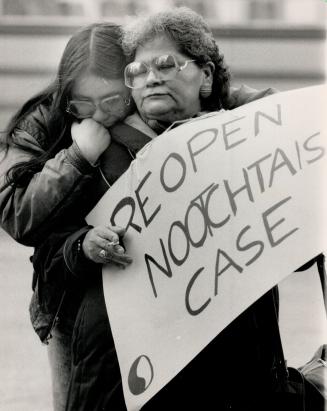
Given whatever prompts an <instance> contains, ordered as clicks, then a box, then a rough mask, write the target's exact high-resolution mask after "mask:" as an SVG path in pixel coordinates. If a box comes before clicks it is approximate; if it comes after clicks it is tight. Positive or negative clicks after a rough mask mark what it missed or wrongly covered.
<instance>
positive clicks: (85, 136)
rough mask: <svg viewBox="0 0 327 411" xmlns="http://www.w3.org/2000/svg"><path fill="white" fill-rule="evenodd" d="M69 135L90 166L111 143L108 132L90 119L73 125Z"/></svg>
mask: <svg viewBox="0 0 327 411" xmlns="http://www.w3.org/2000/svg"><path fill="white" fill-rule="evenodd" d="M71 134H72V139H73V140H74V141H75V142H76V144H77V145H78V147H79V149H80V150H81V152H82V154H83V156H84V157H85V158H86V160H87V161H88V162H89V163H91V164H94V163H96V161H97V160H98V158H99V157H100V155H101V154H102V153H103V152H104V151H105V150H106V148H107V147H109V144H110V142H111V137H110V134H109V131H108V130H107V129H106V128H105V127H104V126H103V125H102V124H100V123H97V122H96V121H94V120H93V119H92V118H86V119H84V120H83V121H81V122H80V123H77V122H75V123H73V124H72V127H71Z"/></svg>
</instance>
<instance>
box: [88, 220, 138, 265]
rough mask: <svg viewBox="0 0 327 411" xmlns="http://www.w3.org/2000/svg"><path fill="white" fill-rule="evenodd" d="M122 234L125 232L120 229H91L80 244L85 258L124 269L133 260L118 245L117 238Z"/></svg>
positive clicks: (101, 227)
mask: <svg viewBox="0 0 327 411" xmlns="http://www.w3.org/2000/svg"><path fill="white" fill-rule="evenodd" d="M124 234H125V230H124V229H123V228H120V227H112V226H110V227H106V226H97V227H94V228H92V229H91V230H90V231H89V232H88V233H87V234H86V236H85V238H84V241H83V243H82V249H83V251H84V254H85V256H86V257H87V258H88V259H89V260H92V261H94V262H95V263H102V264H105V263H108V262H113V263H116V264H117V265H119V266H122V267H124V268H125V267H126V266H127V265H128V264H130V263H131V262H132V261H133V260H132V258H131V257H130V256H129V255H127V254H126V253H125V249H124V247H122V246H121V245H120V244H119V238H120V237H123V235H124Z"/></svg>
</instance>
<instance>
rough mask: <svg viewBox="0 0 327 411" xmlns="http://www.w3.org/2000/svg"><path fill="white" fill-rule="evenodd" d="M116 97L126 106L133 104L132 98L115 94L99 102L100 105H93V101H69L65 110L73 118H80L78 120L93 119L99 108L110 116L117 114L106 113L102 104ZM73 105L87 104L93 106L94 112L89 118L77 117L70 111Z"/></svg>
mask: <svg viewBox="0 0 327 411" xmlns="http://www.w3.org/2000/svg"><path fill="white" fill-rule="evenodd" d="M114 97H120V98H121V99H122V100H123V102H124V104H125V106H129V105H130V104H131V98H130V97H123V96H121V95H120V94H115V95H114V96H109V97H104V98H103V99H102V100H100V101H99V103H93V101H89V100H67V104H66V110H65V111H66V113H68V114H71V115H72V116H74V117H76V118H78V119H86V118H91V117H92V116H93V115H94V113H95V112H96V110H97V108H98V107H100V109H101V110H102V111H103V112H104V113H107V114H109V113H115V112H114V111H106V110H103V109H102V108H101V104H102V103H103V101H105V100H110V99H112V98H114ZM71 103H87V104H89V105H91V106H93V108H94V111H93V112H92V114H90V115H88V116H77V115H76V114H75V113H73V112H72V111H71V110H70V108H69V106H70V104H71Z"/></svg>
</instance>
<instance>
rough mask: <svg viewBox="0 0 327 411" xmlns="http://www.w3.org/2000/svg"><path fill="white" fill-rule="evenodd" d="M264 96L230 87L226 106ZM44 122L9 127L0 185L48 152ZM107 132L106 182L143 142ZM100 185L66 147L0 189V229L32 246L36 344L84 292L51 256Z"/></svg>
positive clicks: (116, 130)
mask: <svg viewBox="0 0 327 411" xmlns="http://www.w3.org/2000/svg"><path fill="white" fill-rule="evenodd" d="M271 93H273V90H272V89H266V90H263V91H256V90H253V89H250V88H247V87H244V86H242V87H241V88H239V89H233V91H232V93H231V96H230V108H234V107H237V106H239V105H242V104H245V103H248V102H250V101H253V100H256V99H258V98H261V97H264V96H266V95H269V94H271ZM48 117H49V109H48V107H47V106H46V105H40V106H39V107H37V108H36V110H35V111H34V112H32V113H31V114H29V115H28V116H27V117H26V118H24V119H23V120H22V121H21V122H20V124H19V126H18V127H16V129H15V131H14V134H13V142H15V141H17V142H19V145H20V147H19V148H17V147H15V146H14V145H12V146H10V147H9V151H8V154H7V156H6V157H5V159H4V160H3V161H1V162H0V187H1V186H3V184H4V180H3V178H4V173H5V172H6V171H7V170H8V169H9V168H10V167H11V166H12V165H13V164H16V163H18V162H20V161H26V160H28V159H32V158H34V157H37V156H39V155H40V154H42V153H44V152H45V151H47V150H48V149H49V144H50V143H49V141H48V138H47V131H46V130H47V123H48ZM110 132H111V135H112V143H111V145H110V147H109V149H108V150H107V151H106V152H105V153H104V155H103V156H102V157H101V164H102V166H101V168H102V169H103V170H102V171H104V173H105V175H106V178H107V181H108V182H109V183H110V184H113V183H114V182H115V181H116V179H117V178H118V177H120V175H121V174H122V173H123V172H124V171H125V170H126V169H127V168H128V166H129V164H130V162H131V160H132V158H131V154H132V156H133V153H135V152H136V151H138V150H139V149H140V148H141V147H142V146H143V145H144V144H146V143H147V142H148V141H149V138H148V137H147V136H145V135H144V134H143V133H140V132H138V131H137V130H135V129H134V128H131V127H129V126H128V125H126V124H119V125H117V126H115V127H113V128H112V129H111V130H110ZM107 165H108V166H107ZM107 188H108V187H107V184H106V182H105V181H104V180H103V178H102V175H101V172H100V169H99V167H93V166H92V165H90V164H89V163H88V162H87V161H86V160H85V159H84V157H83V156H82V154H81V153H80V151H79V149H78V146H77V145H76V144H74V143H73V144H72V145H71V146H70V147H67V148H66V149H63V150H61V151H60V152H59V153H58V154H57V155H56V156H55V157H54V158H52V159H50V160H48V161H47V162H46V164H45V166H44V167H43V169H42V170H41V171H40V172H38V173H36V174H35V175H34V176H33V177H32V179H31V181H30V182H29V184H28V185H27V186H25V187H14V186H12V185H10V186H8V187H6V188H5V189H4V190H2V191H0V218H1V220H0V221H1V227H2V228H4V229H5V230H6V231H7V232H8V233H9V234H10V235H11V236H12V237H13V238H14V239H15V240H16V241H18V242H20V243H22V244H25V245H28V246H34V247H35V253H34V256H33V266H34V275H33V282H32V288H33V291H34V294H33V297H32V301H31V305H30V313H31V320H32V323H33V326H34V328H35V330H36V332H37V333H38V335H39V337H40V338H41V340H42V341H46V340H47V338H48V337H49V334H50V331H51V329H52V328H53V326H54V325H55V322H56V320H57V319H58V317H59V313H60V312H61V315H60V317H61V318H62V319H64V318H65V317H67V316H68V317H70V318H74V316H75V315H76V312H77V309H78V307H79V304H80V301H81V298H82V296H83V293H84V289H85V283H84V280H83V279H80V278H79V277H78V276H76V275H75V274H74V273H72V272H71V271H70V270H68V271H65V269H64V267H66V262H65V261H64V260H62V259H61V258H60V257H56V256H58V255H60V252H59V250H61V246H62V241H61V240H60V239H61V238H66V237H68V236H69V234H70V233H73V232H75V234H74V236H73V237H72V239H71V240H70V241H73V239H75V238H79V237H82V236H83V235H85V233H86V232H87V231H88V229H89V227H87V225H86V223H85V221H84V217H85V216H86V215H87V214H88V212H89V211H90V210H91V209H92V208H93V207H94V206H95V204H96V203H97V202H98V201H99V199H100V198H101V196H102V195H103V194H104V192H105V191H106V190H107ZM50 234H51V235H50ZM59 244H60V245H59Z"/></svg>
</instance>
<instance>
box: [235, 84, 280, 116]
mask: <svg viewBox="0 0 327 411" xmlns="http://www.w3.org/2000/svg"><path fill="white" fill-rule="evenodd" d="M277 92H278V90H277V89H274V88H271V87H269V88H265V89H262V90H256V89H254V88H251V87H248V86H245V85H242V86H240V87H231V90H230V96H229V101H228V108H229V110H232V109H233V108H236V107H240V106H243V105H244V104H247V103H251V101H255V100H258V99H260V98H263V97H266V96H269V95H271V94H274V93H277Z"/></svg>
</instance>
